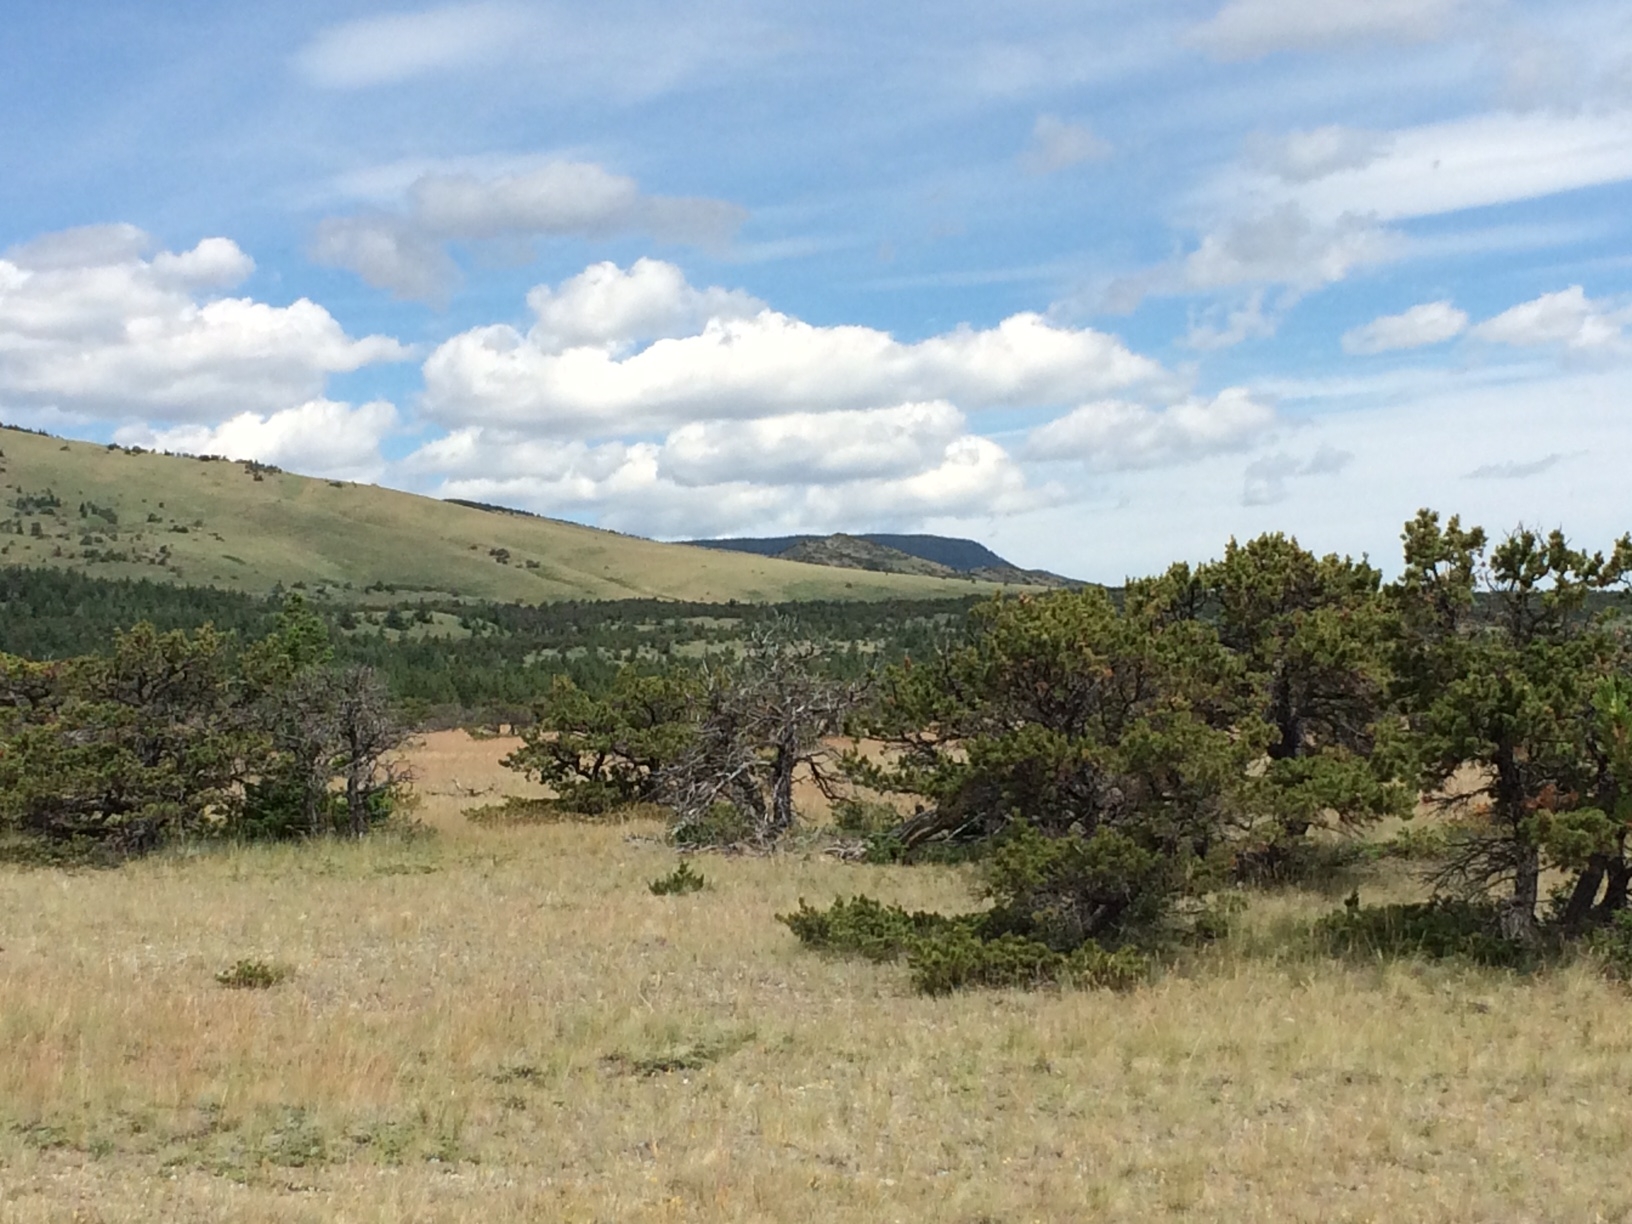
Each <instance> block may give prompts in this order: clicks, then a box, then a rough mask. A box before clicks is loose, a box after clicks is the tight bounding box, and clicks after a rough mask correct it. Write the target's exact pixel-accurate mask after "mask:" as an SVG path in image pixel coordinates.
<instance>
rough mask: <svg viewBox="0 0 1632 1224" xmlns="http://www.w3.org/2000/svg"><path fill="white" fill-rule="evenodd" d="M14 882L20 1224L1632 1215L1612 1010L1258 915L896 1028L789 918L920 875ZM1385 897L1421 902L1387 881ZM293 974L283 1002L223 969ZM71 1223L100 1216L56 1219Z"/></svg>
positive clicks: (366, 864)
mask: <svg viewBox="0 0 1632 1224" xmlns="http://www.w3.org/2000/svg"><path fill="white" fill-rule="evenodd" d="M506 747H507V744H506V742H505V741H502V740H488V741H479V742H472V741H466V740H464V738H463V737H462V736H459V735H447V736H439V737H433V738H432V740H431V744H430V747H429V748H428V749H425V750H422V751H421V752H420V753H419V757H418V761H419V770H420V787H421V790H422V792H424V794H425V798H424V803H423V806H422V809H421V811H420V813H419V815H420V817H421V818H422V819H423V820H424V821H425V823H426V824H427V825H428V826H429V827H430V828H431V830H433V832H432V834H431V835H430V836H424V837H419V838H400V837H385V838H381V839H379V840H376V841H371V842H366V843H362V844H341V843H334V844H323V845H317V846H309V847H273V848H253V849H243V850H232V851H222V852H212V853H207V854H200V855H194V856H185V855H169V856H165V857H160V858H155V859H152V860H149V861H144V862H139V863H135V864H132V865H130V866H127V867H124V868H122V869H119V870H117V871H84V872H63V871H58V870H51V869H38V868H33V869H29V868H21V867H9V866H8V867H0V1220H5V1221H19V1222H20V1221H30V1222H32V1221H59V1220H66V1219H74V1218H79V1219H84V1220H101V1221H109V1222H112V1221H135V1220H157V1219H164V1220H182V1221H191V1220H197V1221H205V1220H210V1221H214V1220H223V1219H231V1220H250V1221H258V1220H267V1221H273V1220H276V1221H306V1220H310V1221H319V1220H325V1221H326V1220H347V1221H387V1220H390V1221H399V1220H400V1221H407V1220H412V1221H442V1220H446V1221H455V1220H470V1219H477V1220H481V1221H484V1224H499V1222H503V1221H512V1220H515V1221H520V1220H555V1219H560V1220H586V1221H588V1220H604V1221H625V1220H629V1221H643V1220H654V1221H655V1220H677V1221H678V1220H695V1221H705V1220H707V1221H714V1220H726V1221H732V1220H741V1221H748V1220H797V1221H812V1222H814V1221H830V1220H837V1221H881V1220H937V1221H941V1220H947V1221H969V1222H973V1221H980V1220H993V1221H996V1220H1001V1221H1005V1222H1007V1221H1025V1220H1048V1221H1055V1220H1087V1219H1118V1220H1144V1219H1161V1218H1185V1219H1199V1220H1231V1221H1235V1220H1277V1221H1279V1220H1310V1221H1314V1220H1321V1221H1326V1220H1378V1221H1385V1220H1386V1221H1397V1220H1469V1221H1472V1220H1508V1219H1533V1220H1543V1219H1545V1220H1593V1219H1620V1218H1624V1217H1625V1216H1626V1215H1627V1213H1628V1212H1629V1211H1632V1165H1629V1164H1628V1162H1627V1160H1626V1153H1627V1151H1628V1150H1629V1146H1632V1105H1629V1096H1628V1089H1629V1088H1632V1023H1629V1021H1632V998H1629V997H1628V995H1627V993H1626V992H1625V990H1624V989H1623V988H1622V987H1618V986H1616V985H1614V984H1611V983H1608V982H1606V981H1603V980H1601V979H1600V978H1598V977H1596V976H1595V975H1593V974H1592V973H1591V972H1589V971H1588V970H1586V969H1584V968H1579V969H1570V970H1565V971H1559V972H1555V973H1552V974H1549V975H1546V976H1543V977H1540V978H1535V979H1526V978H1520V977H1515V976H1511V975H1507V974H1503V973H1497V972H1487V971H1478V970H1472V969H1462V968H1452V967H1448V966H1445V965H1438V966H1432V965H1425V964H1418V963H1410V962H1405V963H1392V964H1364V963H1360V964H1352V963H1349V964H1345V963H1334V962H1331V961H1327V960H1324V959H1322V958H1320V957H1318V956H1316V955H1315V954H1314V953H1313V952H1312V951H1311V950H1310V948H1309V946H1308V943H1307V941H1306V940H1305V939H1303V938H1302V936H1301V934H1300V932H1302V931H1303V930H1304V928H1305V927H1306V925H1307V923H1308V920H1309V919H1310V918H1311V916H1313V915H1315V914H1318V913H1321V912H1324V911H1326V910H1329V909H1331V908H1333V907H1334V906H1336V905H1338V904H1340V900H1339V899H1338V898H1336V897H1328V896H1319V895H1314V894H1306V893H1279V894H1271V895H1265V896H1261V897H1259V898H1257V899H1255V900H1254V901H1253V902H1252V904H1251V907H1250V908H1249V910H1248V911H1247V913H1246V914H1245V915H1244V917H1243V921H1242V929H1241V930H1240V931H1239V932H1238V933H1237V934H1236V935H1235V936H1233V937H1232V938H1231V939H1230V940H1229V941H1227V942H1226V943H1225V944H1223V945H1222V946H1220V947H1218V948H1216V949H1214V950H1212V951H1210V952H1208V953H1206V954H1205V955H1201V956H1198V957H1196V958H1194V959H1191V960H1189V961H1186V962H1184V963H1181V964H1179V965H1176V966H1174V967H1173V968H1172V969H1170V970H1169V971H1168V972H1166V973H1165V974H1163V975H1162V976H1160V977H1159V978H1158V979H1156V980H1155V981H1153V982H1152V983H1151V984H1150V985H1148V986H1145V987H1141V988H1140V989H1138V990H1136V991H1134V992H1132V993H1131V994H1125V995H1113V994H1104V993H1081V992H1058V991H1048V992H1042V993H1037V994H1021V993H970V994H965V995H958V996H954V997H951V998H945V999H930V998H924V997H920V996H917V995H914V994H913V993H912V992H911V990H910V988H909V985H908V982H907V975H906V972H905V970H904V969H901V968H899V967H894V966H874V965H868V964H861V963H853V962H845V961H836V960H827V959H824V958H822V957H819V956H816V955H813V954H810V953H808V952H805V951H803V950H801V949H800V948H799V947H798V946H797V945H796V943H795V942H794V940H793V938H792V936H791V935H790V934H789V933H788V932H787V931H786V930H785V929H783V928H782V927H781V926H779V925H778V924H776V923H775V922H774V921H773V920H772V915H773V914H775V913H776V912H778V911H783V910H787V909H789V908H791V907H793V906H794V905H795V904H796V903H797V900H798V898H799V897H801V896H803V897H806V898H808V899H810V900H812V901H813V902H821V901H826V900H829V899H831V898H832V897H833V896H834V895H836V894H846V895H847V894H850V893H853V892H857V891H867V892H870V893H873V894H875V895H877V896H880V897H882V898H886V899H889V900H894V901H899V902H901V903H903V904H906V905H908V906H914V907H916V906H923V907H941V908H960V907H964V906H968V905H970V904H973V903H974V902H975V898H974V897H973V896H972V893H971V888H970V883H971V880H970V877H969V876H968V875H966V874H964V873H963V872H962V871H960V870H955V869H950V868H937V867H921V868H911V869H906V868H884V867H857V866H849V865H845V864H842V863H839V862H836V861H834V860H832V859H829V858H826V857H823V856H821V855H818V854H811V855H809V856H805V855H800V854H789V855H782V856H778V857H773V858H747V857H743V858H723V857H716V856H705V857H701V858H699V859H698V860H696V864H695V865H696V867H697V869H698V870H700V871H701V872H702V873H703V874H704V875H705V876H706V877H707V879H708V882H709V887H708V888H707V889H706V890H705V891H703V892H701V893H697V894H693V895H690V896H680V897H658V896H653V895H652V894H651V892H650V891H649V889H648V887H647V882H648V881H649V880H651V879H652V878H654V877H656V876H658V875H660V874H663V873H665V872H667V871H669V870H670V869H671V868H672V867H673V866H674V864H675V856H674V854H673V852H672V851H670V850H668V849H666V848H665V847H663V846H662V845H661V844H659V843H658V842H657V841H656V840H655V839H654V837H653V835H655V833H656V832H657V830H656V828H655V826H645V825H630V826H620V827H593V826H584V825H564V824H543V825H535V826H528V827H491V826H477V825H473V824H471V823H470V822H468V821H466V820H465V819H463V817H462V816H461V815H460V812H461V810H462V808H464V807H466V806H469V805H471V804H473V803H477V802H484V801H487V800H485V799H472V798H471V797H470V796H471V794H472V793H473V792H481V791H486V790H487V789H488V788H489V787H490V786H494V785H499V784H501V783H502V784H503V786H504V788H505V789H507V790H511V791H513V792H515V793H522V792H523V791H524V790H525V788H524V787H521V786H518V785H516V784H515V782H514V780H513V779H510V778H508V777H507V775H505V774H504V772H503V771H501V770H498V769H497V768H496V767H495V765H494V762H495V761H496V759H497V757H498V756H499V755H501V754H502V752H503V750H504V749H505V748H506ZM1368 888H1369V889H1370V890H1371V892H1372V893H1373V894H1375V895H1377V896H1381V895H1387V894H1389V893H1391V892H1392V893H1400V894H1403V892H1404V891H1406V890H1408V888H1409V883H1408V882H1406V881H1402V880H1398V879H1395V880H1390V881H1387V882H1384V883H1378V884H1375V885H1368ZM242 958H256V959H262V960H265V961H268V962H272V963H281V964H283V965H286V966H288V967H289V968H291V969H292V970H293V973H292V975H291V976H290V977H289V978H288V979H287V980H286V981H284V982H283V983H281V984H279V985H276V986H274V987H273V988H271V989H269V990H265V991H256V990H229V989H225V988H223V987H222V986H221V985H219V984H218V983H217V982H216V980H215V975H216V973H217V972H218V971H219V970H221V969H223V968H225V967H227V966H229V965H231V964H233V963H234V962H236V961H238V960H239V959H242ZM76 1213H77V1216H76Z"/></svg>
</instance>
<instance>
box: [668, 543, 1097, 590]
mask: <svg viewBox="0 0 1632 1224" xmlns="http://www.w3.org/2000/svg"><path fill="white" fill-rule="evenodd" d="M689 543H692V544H695V545H697V546H699V547H701V548H717V549H720V550H722V551H724V552H741V553H750V554H752V555H754V556H758V557H780V558H781V559H782V560H784V561H808V562H810V563H812V564H814V565H831V566H835V567H837V568H841V569H859V570H873V571H876V572H879V573H888V574H927V575H932V576H935V577H941V578H954V577H962V578H972V579H975V580H977V581H981V582H995V583H1001V584H1003V585H1005V586H1023V587H1024V586H1030V587H1069V586H1080V585H1081V584H1080V583H1078V582H1075V581H1073V580H1072V579H1070V578H1062V577H1061V576H1060V575H1058V574H1051V573H1049V572H1048V571H1047V570H1028V569H1021V568H1020V567H1019V566H1018V565H1015V564H1013V563H1012V562H1009V561H1005V560H1004V559H1003V558H1002V557H1000V556H998V555H997V554H996V553H995V552H993V551H992V550H991V549H989V548H987V547H986V546H985V545H984V544H979V543H976V542H975V541H974V540H962V539H958V538H956V537H954V536H937V535H891V534H888V533H883V532H878V533H869V534H867V535H845V534H842V533H840V534H836V535H828V536H814V535H797V536H762V537H757V538H756V537H737V538H728V539H716V540H691V541H689Z"/></svg>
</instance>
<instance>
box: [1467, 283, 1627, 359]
mask: <svg viewBox="0 0 1632 1224" xmlns="http://www.w3.org/2000/svg"><path fill="white" fill-rule="evenodd" d="M1629 322H1632V308H1616V307H1614V306H1612V305H1611V304H1610V303H1608V302H1604V301H1601V300H1594V299H1592V298H1589V297H1588V296H1587V295H1586V292H1585V291H1584V290H1583V289H1582V288H1581V286H1580V285H1571V286H1570V287H1569V288H1568V289H1561V290H1560V291H1559V292H1557V293H1544V294H1542V295H1541V296H1540V297H1538V298H1535V299H1534V300H1532V301H1529V302H1521V303H1520V304H1519V305H1517V306H1513V307H1511V308H1509V309H1507V310H1504V311H1503V312H1502V313H1501V314H1499V315H1497V316H1496V317H1495V318H1493V319H1486V320H1485V321H1484V322H1483V323H1480V324H1478V325H1477V326H1476V327H1474V328H1473V329H1472V331H1471V332H1470V334H1471V335H1472V336H1474V337H1475V338H1476V339H1479V340H1488V341H1490V342H1492V343H1494V344H1511V345H1516V346H1525V345H1562V346H1563V347H1564V348H1565V349H1568V350H1573V351H1576V352H1583V353H1593V352H1597V353H1619V352H1624V351H1626V349H1627V335H1626V327H1627V324H1628V323H1629Z"/></svg>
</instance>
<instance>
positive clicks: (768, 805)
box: [660, 623, 868, 846]
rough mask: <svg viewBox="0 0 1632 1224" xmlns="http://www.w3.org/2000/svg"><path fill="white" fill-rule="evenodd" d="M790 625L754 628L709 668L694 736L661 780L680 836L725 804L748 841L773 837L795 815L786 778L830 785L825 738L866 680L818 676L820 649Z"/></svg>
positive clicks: (852, 705)
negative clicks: (805, 775) (736, 653)
mask: <svg viewBox="0 0 1632 1224" xmlns="http://www.w3.org/2000/svg"><path fill="white" fill-rule="evenodd" d="M795 632H796V631H795V629H794V627H793V626H792V625H789V624H785V623H773V624H772V625H770V626H768V627H767V628H765V629H762V630H759V631H757V632H756V633H755V634H754V636H753V637H752V638H751V639H750V640H749V642H748V645H747V648H746V649H745V650H744V652H743V654H742V656H741V658H739V659H736V660H734V661H732V662H729V663H724V664H718V665H715V666H712V667H711V668H710V669H709V670H708V672H707V674H706V680H705V685H704V692H703V697H702V700H701V708H700V710H699V714H698V720H697V734H696V737H695V739H694V740H693V741H692V743H691V745H690V747H689V748H688V749H687V750H686V752H685V753H683V754H682V755H681V757H680V758H679V759H678V760H676V761H675V762H673V763H672V764H671V765H669V766H668V767H666V768H665V769H664V770H663V771H662V775H661V778H660V788H661V791H662V793H663V795H664V798H665V800H666V801H667V802H668V804H669V805H670V807H672V808H673V810H674V813H675V832H676V835H677V836H678V837H679V838H680V839H681V840H686V837H685V835H686V832H687V831H688V830H696V829H699V828H702V827H705V825H706V822H708V821H709V820H710V818H711V816H712V815H713V814H714V813H715V811H716V809H717V808H718V807H719V805H721V804H726V805H729V807H731V808H732V809H734V810H735V812H736V814H737V816H738V817H740V821H741V824H742V825H743V826H745V828H746V839H745V840H748V841H751V842H753V843H755V844H758V845H761V846H768V845H771V844H774V843H775V842H776V841H777V840H779V839H780V838H781V837H783V836H785V835H786V834H787V833H788V832H789V831H790V830H791V829H792V828H793V827H794V825H795V824H796V823H797V820H798V813H797V812H796V811H795V810H794V803H793V783H794V777H795V775H796V774H797V773H798V771H799V769H800V768H801V767H804V768H805V769H806V770H808V771H809V773H810V775H811V777H812V778H813V779H814V781H815V783H816V785H817V786H818V787H820V788H821V789H822V791H823V793H824V794H831V793H832V791H831V788H832V786H833V779H832V777H831V775H830V774H829V772H828V770H827V767H826V766H827V761H828V757H829V753H828V750H827V747H826V745H825V743H824V740H825V739H826V737H828V736H831V735H833V734H835V733H837V732H838V731H840V730H841V729H842V727H843V724H844V720H845V716H846V715H847V714H849V713H850V711H852V710H853V709H855V708H856V706H857V705H858V704H859V703H860V701H861V700H862V698H863V696H864V695H865V693H866V690H867V686H868V682H867V681H865V680H860V681H855V680H852V681H840V680H835V679H833V678H831V677H829V676H827V675H824V674H823V671H822V667H821V663H822V657H823V652H822V650H821V649H820V647H818V646H817V645H816V644H814V643H812V642H808V641H801V640H798V639H797V637H796V636H795Z"/></svg>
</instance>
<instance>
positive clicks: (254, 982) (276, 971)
mask: <svg viewBox="0 0 1632 1224" xmlns="http://www.w3.org/2000/svg"><path fill="white" fill-rule="evenodd" d="M292 973H294V970H293V969H291V968H289V966H288V965H280V964H277V963H276V962H273V961H263V960H240V961H238V962H237V963H236V964H234V965H232V966H230V967H229V968H226V969H223V970H221V972H220V973H218V974H216V975H215V980H216V981H217V982H219V983H221V985H223V986H225V987H226V988H227V989H228V990H270V989H271V988H272V987H274V986H276V985H277V984H278V983H279V982H283V981H286V980H288V978H289V976H290V975H291V974H292Z"/></svg>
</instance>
